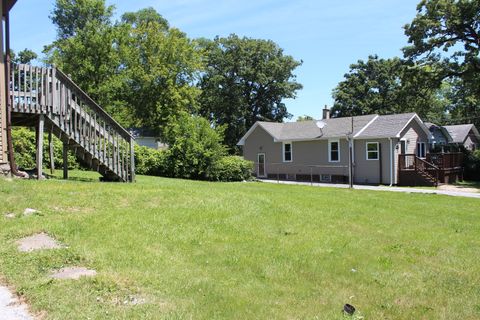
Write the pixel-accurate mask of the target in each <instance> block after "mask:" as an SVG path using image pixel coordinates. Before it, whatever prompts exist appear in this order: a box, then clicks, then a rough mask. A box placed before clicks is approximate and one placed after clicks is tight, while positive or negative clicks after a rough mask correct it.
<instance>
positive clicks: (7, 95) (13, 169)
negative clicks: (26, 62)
mask: <svg viewBox="0 0 480 320" xmlns="http://www.w3.org/2000/svg"><path fill="white" fill-rule="evenodd" d="M4 3H5V2H4ZM4 10H6V12H5V100H6V101H5V102H6V105H7V148H8V162H10V171H11V172H12V174H13V175H14V176H17V177H21V178H28V174H27V173H25V172H20V171H18V170H17V165H16V164H15V156H14V153H13V142H12V100H11V99H10V88H9V86H10V67H11V57H10V12H9V11H7V10H8V9H7V8H6V6H5V7H4Z"/></svg>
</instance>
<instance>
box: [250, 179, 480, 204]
mask: <svg viewBox="0 0 480 320" xmlns="http://www.w3.org/2000/svg"><path fill="white" fill-rule="evenodd" d="M260 181H263V182H267V183H279V184H294V185H303V186H314V187H329V188H343V189H348V187H349V186H348V184H334V183H318V182H313V183H310V182H298V181H281V180H280V181H277V180H267V179H262V180H260ZM353 188H354V189H357V190H372V191H392V192H403V193H427V194H441V195H446V196H453V197H466V198H479V199H480V193H478V192H462V191H453V190H439V189H419V188H406V187H388V186H365V185H357V184H355V185H353Z"/></svg>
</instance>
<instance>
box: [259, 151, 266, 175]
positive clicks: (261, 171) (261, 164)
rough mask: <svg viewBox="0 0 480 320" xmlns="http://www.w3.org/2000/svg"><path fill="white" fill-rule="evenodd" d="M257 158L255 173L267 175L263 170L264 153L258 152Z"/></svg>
mask: <svg viewBox="0 0 480 320" xmlns="http://www.w3.org/2000/svg"><path fill="white" fill-rule="evenodd" d="M257 159H258V162H257V165H258V168H257V174H258V176H259V177H261V178H265V177H266V176H267V172H266V170H265V153H259V154H258V155H257Z"/></svg>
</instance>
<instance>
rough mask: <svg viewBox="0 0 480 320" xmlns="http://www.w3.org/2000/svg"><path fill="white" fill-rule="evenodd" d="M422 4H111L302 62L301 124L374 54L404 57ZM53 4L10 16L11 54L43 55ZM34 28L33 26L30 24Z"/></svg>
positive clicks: (30, 0)
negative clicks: (267, 47)
mask: <svg viewBox="0 0 480 320" xmlns="http://www.w3.org/2000/svg"><path fill="white" fill-rule="evenodd" d="M418 2H419V0H343V1H338V0H337V1H334V0H316V1H315V0H255V1H252V0H243V1H235V0H222V1H220V0H217V1H213V0H176V1H172V0H135V1H129V0H117V1H113V0H107V3H108V4H113V5H115V7H116V8H117V9H116V13H117V16H119V15H121V14H122V13H124V12H126V11H136V10H139V9H141V8H145V7H153V8H155V9H156V10H157V11H158V12H159V13H160V14H162V15H163V16H164V17H165V18H166V19H167V20H168V21H169V22H170V24H171V25H172V26H175V27H177V28H179V29H181V30H182V31H184V32H186V33H187V34H188V35H189V36H190V37H192V38H196V37H207V38H213V37H215V36H216V35H220V36H227V35H229V34H230V33H236V34H238V35H240V36H248V37H252V38H262V39H271V40H273V41H275V42H276V43H278V44H279V45H280V47H282V48H283V49H284V50H285V53H286V54H289V55H292V56H293V57H295V58H296V59H298V60H300V59H301V60H303V65H302V66H301V67H299V68H298V69H297V70H296V72H295V74H296V75H297V81H298V82H300V83H302V84H303V86H304V88H303V90H301V91H299V93H298V97H297V98H296V99H295V100H288V101H287V107H288V110H289V112H290V113H292V114H293V115H294V118H293V119H295V118H296V117H297V116H299V115H303V114H308V115H311V116H313V117H315V118H320V117H321V109H322V108H323V106H324V105H325V104H327V105H331V104H332V102H333V100H332V97H331V95H332V94H331V93H332V90H333V88H334V87H335V86H336V85H337V83H338V82H339V81H341V80H342V78H343V75H344V74H345V73H346V72H347V71H348V68H349V65H350V64H351V63H354V62H356V61H357V60H358V59H366V58H367V57H368V55H369V54H375V53H376V54H378V55H379V56H380V57H384V58H387V57H392V56H400V55H401V51H400V48H401V47H403V46H404V45H406V41H407V40H406V37H405V36H404V34H403V29H402V26H403V25H404V24H405V23H408V22H410V21H411V20H412V19H413V17H414V16H415V13H416V11H415V9H416V5H417V3H418ZM53 3H54V1H53V0H48V1H47V0H20V1H18V2H17V4H16V5H15V7H14V9H13V10H12V13H11V21H12V22H11V29H12V47H13V49H14V50H15V51H19V50H22V49H24V48H29V49H32V50H34V51H36V52H37V53H40V52H41V50H42V48H43V46H44V45H45V44H48V43H51V42H52V41H53V39H54V38H55V28H54V26H53V25H52V24H51V21H50V19H49V18H48V16H49V13H50V11H51V10H52V8H53ZM25 22H28V23H25Z"/></svg>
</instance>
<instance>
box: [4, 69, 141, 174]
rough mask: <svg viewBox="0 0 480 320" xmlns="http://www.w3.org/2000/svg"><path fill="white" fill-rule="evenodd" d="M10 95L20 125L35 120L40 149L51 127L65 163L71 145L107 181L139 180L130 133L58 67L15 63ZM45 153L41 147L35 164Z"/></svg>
mask: <svg viewBox="0 0 480 320" xmlns="http://www.w3.org/2000/svg"><path fill="white" fill-rule="evenodd" d="M10 99H11V101H10V103H11V107H12V117H14V118H15V119H16V122H17V124H18V123H20V124H21V123H22V121H23V122H24V123H25V124H28V123H36V125H37V146H38V147H39V148H41V146H42V145H43V132H44V131H48V132H49V133H51V134H54V135H56V136H57V137H58V138H59V139H60V140H61V141H62V142H63V145H64V152H63V154H64V162H66V157H67V151H68V150H72V151H73V152H74V153H75V154H76V155H77V157H78V158H79V159H80V160H81V161H83V162H84V164H87V165H88V166H89V167H90V168H92V169H94V170H96V171H98V172H99V173H100V174H101V175H102V176H103V180H106V181H123V182H132V181H134V180H135V161H134V151H133V143H134V140H133V138H132V136H131V135H130V133H129V132H128V131H126V130H125V129H124V128H123V127H122V126H121V125H120V124H118V123H117V122H116V121H115V120H114V119H113V118H112V117H110V116H109V115H108V114H107V113H106V112H105V110H103V109H102V108H101V107H100V106H99V105H98V104H97V103H95V101H93V100H92V99H91V98H90V97H89V96H88V95H87V94H86V93H85V92H84V91H82V90H81V89H80V88H79V87H78V86H77V85H76V84H75V83H74V82H73V81H72V80H71V79H70V78H69V77H68V76H67V75H65V74H64V73H62V72H61V71H60V70H58V69H57V68H43V67H34V66H31V65H22V64H13V65H12V66H11V68H10ZM38 157H40V161H38V160H39V159H38ZM41 157H42V152H37V163H40V164H41V163H42V161H41ZM37 167H38V165H37ZM64 172H65V171H64ZM64 175H65V174H64Z"/></svg>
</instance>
